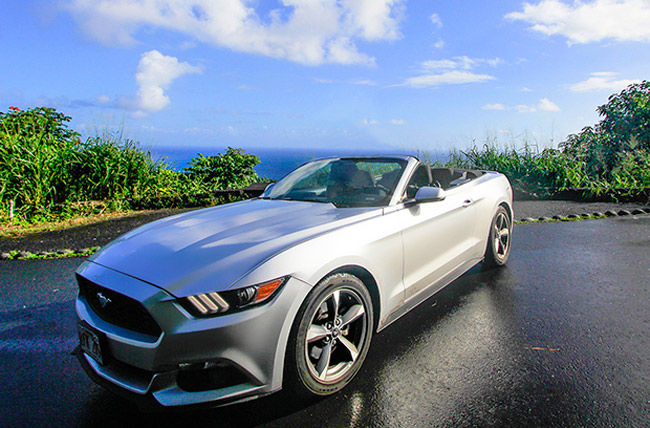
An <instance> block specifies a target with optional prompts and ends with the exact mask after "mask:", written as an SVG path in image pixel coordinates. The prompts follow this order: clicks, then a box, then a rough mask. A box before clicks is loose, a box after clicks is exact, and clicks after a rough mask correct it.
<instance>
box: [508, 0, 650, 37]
mask: <svg viewBox="0 0 650 428" xmlns="http://www.w3.org/2000/svg"><path fill="white" fill-rule="evenodd" d="M506 18H507V19H510V20H520V21H524V22H526V23H528V24H530V25H531V27H530V28H531V29H532V30H534V31H537V32H540V33H543V34H546V35H549V36H552V35H562V36H564V37H566V38H567V39H568V42H569V43H590V42H599V41H601V40H605V39H613V40H617V41H637V42H650V25H648V23H649V22H650V2H649V1H648V0H594V1H590V2H585V1H580V0H576V1H574V2H572V3H565V2H562V1H559V0H541V1H540V2H539V3H537V4H531V3H525V4H524V9H523V11H522V12H512V13H509V14H507V15H506Z"/></svg>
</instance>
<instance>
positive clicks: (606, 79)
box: [571, 72, 640, 92]
mask: <svg viewBox="0 0 650 428" xmlns="http://www.w3.org/2000/svg"><path fill="white" fill-rule="evenodd" d="M617 75H618V73H611V72H600V73H591V74H590V76H591V77H589V79H587V80H585V81H584V82H579V83H575V84H573V85H571V90H572V91H573V92H590V91H610V92H618V91H621V90H623V89H625V88H626V87H628V86H630V85H631V84H633V83H638V82H640V80H629V79H621V80H614V78H615V77H616V76H617Z"/></svg>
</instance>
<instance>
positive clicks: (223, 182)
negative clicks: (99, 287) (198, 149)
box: [0, 107, 259, 222]
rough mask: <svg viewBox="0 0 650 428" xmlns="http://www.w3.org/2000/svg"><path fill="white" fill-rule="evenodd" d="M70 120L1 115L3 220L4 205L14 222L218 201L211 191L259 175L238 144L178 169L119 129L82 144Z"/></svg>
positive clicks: (0, 217) (34, 112)
mask: <svg viewBox="0 0 650 428" xmlns="http://www.w3.org/2000/svg"><path fill="white" fill-rule="evenodd" d="M69 121H70V117H68V116H65V115H63V114H61V113H58V112H56V111H55V110H54V109H48V108H35V109H31V110H26V111H22V110H20V109H17V108H15V107H12V108H10V111H9V112H8V113H2V112H0V221H2V222H5V221H7V220H9V217H10V209H9V207H14V212H13V215H14V216H15V218H16V219H18V220H23V221H29V222H31V221H39V220H50V219H53V218H61V217H66V216H69V215H72V214H79V213H89V212H96V211H98V210H104V209H107V208H108V209H128V208H130V204H132V203H133V204H135V205H137V206H143V205H144V206H146V205H147V203H146V200H147V199H148V198H149V199H151V198H153V199H157V201H156V206H158V205H160V204H168V205H167V206H168V207H182V206H188V205H191V204H195V203H200V204H206V203H219V202H220V201H222V200H223V198H222V197H217V196H214V197H212V196H211V195H210V194H209V193H210V192H212V191H214V190H218V189H224V188H241V187H245V186H247V185H248V184H251V183H253V182H255V181H257V180H258V179H259V177H257V174H256V173H255V170H254V169H253V167H254V166H255V165H256V164H258V163H259V159H258V158H257V156H254V155H251V154H247V153H245V152H244V151H243V150H240V149H232V148H228V151H227V152H226V153H224V154H218V155H217V156H203V155H199V157H197V158H195V159H194V160H193V162H192V166H191V167H190V168H188V169H187V170H186V171H184V172H177V171H174V170H172V169H170V168H169V167H168V165H166V164H165V162H164V161H154V160H153V159H152V157H151V154H150V153H149V152H147V151H144V150H142V149H141V148H140V147H138V144H137V142H135V141H133V140H130V139H128V138H124V136H123V134H122V132H121V131H119V132H109V131H104V132H103V133H101V134H99V135H97V136H94V137H91V138H88V139H87V140H86V141H85V142H83V143H82V142H81V140H80V136H79V134H78V133H76V132H74V131H71V130H69V129H68V128H67V122H69ZM191 195H199V196H200V197H199V196H197V197H194V196H191ZM88 201H102V203H88Z"/></svg>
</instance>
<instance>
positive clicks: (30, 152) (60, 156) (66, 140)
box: [0, 107, 80, 216]
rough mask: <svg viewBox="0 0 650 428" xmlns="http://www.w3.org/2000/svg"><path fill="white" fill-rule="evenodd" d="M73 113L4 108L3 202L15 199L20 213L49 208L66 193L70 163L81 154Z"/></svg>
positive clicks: (0, 120) (0, 125) (0, 145)
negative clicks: (72, 121)
mask: <svg viewBox="0 0 650 428" xmlns="http://www.w3.org/2000/svg"><path fill="white" fill-rule="evenodd" d="M69 121H70V117H69V116H65V115H63V114H62V113H59V112H57V111H56V110H55V109H51V108H45V107H39V108H33V109H29V110H21V109H19V108H17V107H10V108H9V112H7V113H4V112H0V206H2V207H3V211H4V208H5V207H7V206H8V205H9V201H14V206H15V213H16V215H17V216H21V215H24V214H26V213H29V212H32V211H47V210H48V209H49V208H50V207H51V206H52V205H53V204H56V203H61V202H63V201H65V200H66V197H67V184H68V183H69V180H70V176H69V170H68V165H69V163H70V162H74V161H75V159H76V158H77V155H78V152H77V146H78V145H79V144H80V141H79V134H78V133H76V132H74V131H72V130H70V129H68V127H67V122H69Z"/></svg>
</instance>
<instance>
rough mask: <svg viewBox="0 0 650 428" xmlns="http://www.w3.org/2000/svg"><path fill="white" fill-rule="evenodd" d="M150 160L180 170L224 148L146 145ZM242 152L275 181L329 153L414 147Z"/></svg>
mask: <svg viewBox="0 0 650 428" xmlns="http://www.w3.org/2000/svg"><path fill="white" fill-rule="evenodd" d="M147 150H149V151H150V152H151V155H152V157H153V159H154V160H162V159H163V158H164V160H165V162H166V163H167V164H168V165H169V166H170V167H171V168H172V169H175V170H177V171H181V170H183V168H185V167H186V166H187V165H188V163H189V162H190V161H191V160H192V159H193V158H195V157H197V156H198V153H202V154H203V155H205V156H215V155H217V154H218V153H225V152H226V150H227V148H225V147H224V148H212V147H155V148H148V149H147ZM244 150H245V151H246V153H250V154H253V155H255V156H257V157H258V158H259V159H260V163H259V165H257V166H256V167H255V171H256V172H257V175H259V176H260V177H264V178H269V179H271V180H279V179H280V178H282V177H284V176H285V175H286V174H288V173H289V172H291V171H293V170H294V169H296V168H297V167H299V166H300V165H302V164H303V163H305V162H307V161H309V160H311V159H315V158H321V157H329V156H352V155H390V154H393V155H395V154H397V155H414V156H417V155H418V153H417V150H400V149H381V150H379V149H374V150H373V149H365V150H356V149H344V150H341V149H323V148H278V147H251V148H244ZM425 153H426V156H427V160H438V161H441V162H442V161H444V160H446V159H447V156H448V155H447V154H443V153H437V152H433V153H430V152H425Z"/></svg>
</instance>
